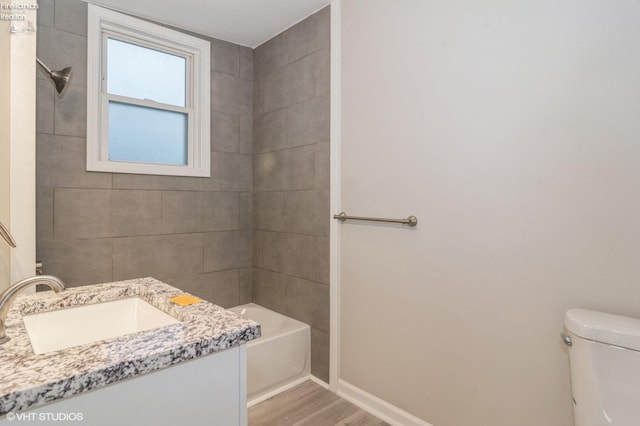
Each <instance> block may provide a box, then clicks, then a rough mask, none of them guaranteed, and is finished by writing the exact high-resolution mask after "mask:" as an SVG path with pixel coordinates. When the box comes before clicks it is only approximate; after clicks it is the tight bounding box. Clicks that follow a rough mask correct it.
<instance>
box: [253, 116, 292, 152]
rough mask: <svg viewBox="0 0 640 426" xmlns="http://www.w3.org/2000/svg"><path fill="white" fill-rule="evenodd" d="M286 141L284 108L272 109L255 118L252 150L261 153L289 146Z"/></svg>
mask: <svg viewBox="0 0 640 426" xmlns="http://www.w3.org/2000/svg"><path fill="white" fill-rule="evenodd" d="M287 142H288V140H287V110H286V109H280V110H277V111H272V112H270V113H268V114H263V115H260V116H258V117H256V118H255V140H254V148H253V152H255V153H262V152H269V151H275V150H278V149H285V148H290V146H289V144H288V143H287Z"/></svg>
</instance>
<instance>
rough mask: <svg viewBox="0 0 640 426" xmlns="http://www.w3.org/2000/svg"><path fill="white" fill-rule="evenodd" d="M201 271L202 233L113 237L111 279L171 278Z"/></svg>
mask: <svg viewBox="0 0 640 426" xmlns="http://www.w3.org/2000/svg"><path fill="white" fill-rule="evenodd" d="M201 272H203V237H202V234H179V235H159V236H152V237H126V238H114V239H113V278H114V279H115V280H125V279H130V278H138V277H155V278H158V279H163V278H171V277H176V276H181V275H190V274H191V275H193V274H198V273H201Z"/></svg>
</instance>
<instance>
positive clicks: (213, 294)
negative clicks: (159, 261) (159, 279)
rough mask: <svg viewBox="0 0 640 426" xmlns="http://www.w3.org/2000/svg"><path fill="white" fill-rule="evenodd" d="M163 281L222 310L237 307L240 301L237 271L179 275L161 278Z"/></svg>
mask: <svg viewBox="0 0 640 426" xmlns="http://www.w3.org/2000/svg"><path fill="white" fill-rule="evenodd" d="M163 281H164V282H166V283H167V284H171V285H173V286H175V287H178V288H179V289H181V290H184V291H186V292H188V293H191V294H193V295H194V296H197V297H200V298H201V299H204V300H207V301H209V302H211V303H214V304H216V305H218V306H222V307H223V308H230V307H232V306H236V305H238V300H239V299H240V296H239V292H240V290H239V288H240V285H239V271H237V270H233V271H223V272H211V273H208V274H197V275H180V276H177V277H175V278H163Z"/></svg>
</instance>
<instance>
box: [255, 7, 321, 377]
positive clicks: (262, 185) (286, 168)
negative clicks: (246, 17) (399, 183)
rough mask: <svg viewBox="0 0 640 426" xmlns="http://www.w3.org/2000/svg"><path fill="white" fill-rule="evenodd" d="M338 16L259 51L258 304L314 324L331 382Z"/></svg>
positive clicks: (316, 355) (309, 22)
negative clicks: (333, 27) (334, 23)
mask: <svg viewBox="0 0 640 426" xmlns="http://www.w3.org/2000/svg"><path fill="white" fill-rule="evenodd" d="M329 53H330V9H329V7H327V8H325V9H323V10H321V11H320V12H318V13H316V14H314V15H313V16H311V17H309V18H307V19H306V20H304V21H302V22H300V23H299V24H297V25H295V26H294V27H292V28H290V29H288V30H287V31H285V32H283V33H281V34H280V35H278V36H277V37H275V38H273V39H272V40H270V41H268V42H266V43H265V44H263V45H261V46H259V47H258V48H257V49H256V50H255V74H254V91H253V93H254V98H253V99H254V104H253V112H254V145H253V153H254V159H253V160H254V161H253V189H254V193H253V195H254V198H253V202H254V211H253V225H254V239H253V248H254V252H253V253H254V254H253V258H254V261H253V263H254V270H253V287H252V292H253V301H254V302H256V303H258V304H260V305H263V306H266V307H268V308H270V309H273V310H275V311H278V312H281V313H283V314H285V315H288V316H291V317H293V318H296V319H299V320H300V321H303V322H306V323H307V324H309V325H311V350H312V362H311V365H312V373H313V374H314V375H315V376H317V377H319V378H321V379H323V380H325V381H327V382H328V380H329V220H330V219H329V218H330V212H329V71H330V54H329Z"/></svg>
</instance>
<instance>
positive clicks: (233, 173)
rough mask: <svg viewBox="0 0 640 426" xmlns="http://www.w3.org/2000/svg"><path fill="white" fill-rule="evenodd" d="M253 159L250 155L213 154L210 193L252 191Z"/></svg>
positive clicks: (209, 180) (208, 184) (208, 186)
mask: <svg viewBox="0 0 640 426" xmlns="http://www.w3.org/2000/svg"><path fill="white" fill-rule="evenodd" d="M252 174H253V171H252V157H251V155H249V154H231V153H226V152H212V153H211V179H207V181H206V187H205V189H207V190H210V191H250V190H251V189H252Z"/></svg>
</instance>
